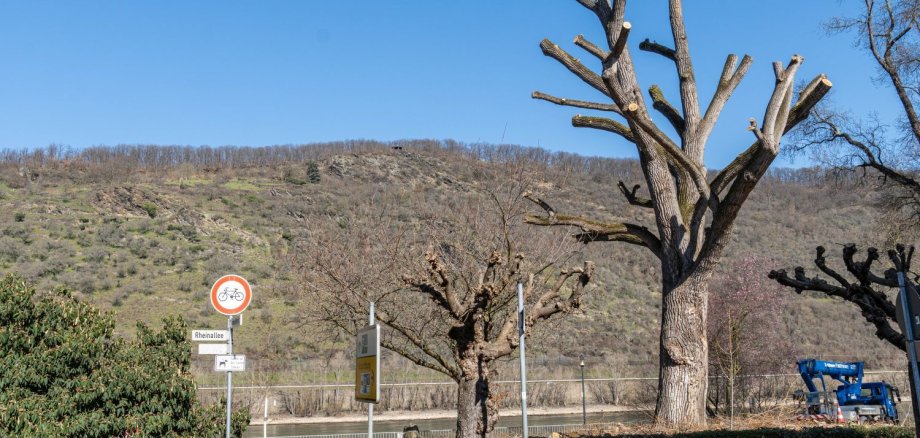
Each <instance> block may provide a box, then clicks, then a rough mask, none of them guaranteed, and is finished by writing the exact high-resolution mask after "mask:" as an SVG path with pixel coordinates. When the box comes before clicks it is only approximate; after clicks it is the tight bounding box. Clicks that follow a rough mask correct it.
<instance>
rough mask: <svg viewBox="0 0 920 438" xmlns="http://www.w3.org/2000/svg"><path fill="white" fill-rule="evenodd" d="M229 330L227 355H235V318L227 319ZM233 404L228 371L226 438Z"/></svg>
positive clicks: (231, 378) (228, 434) (229, 372)
mask: <svg viewBox="0 0 920 438" xmlns="http://www.w3.org/2000/svg"><path fill="white" fill-rule="evenodd" d="M227 330H229V331H230V336H228V337H227V354H233V316H232V315H231V316H228V317H227ZM232 404H233V371H227V425H226V426H227V427H226V430H225V432H226V435H225V436H226V438H230V413H231V409H232V408H231V405H232Z"/></svg>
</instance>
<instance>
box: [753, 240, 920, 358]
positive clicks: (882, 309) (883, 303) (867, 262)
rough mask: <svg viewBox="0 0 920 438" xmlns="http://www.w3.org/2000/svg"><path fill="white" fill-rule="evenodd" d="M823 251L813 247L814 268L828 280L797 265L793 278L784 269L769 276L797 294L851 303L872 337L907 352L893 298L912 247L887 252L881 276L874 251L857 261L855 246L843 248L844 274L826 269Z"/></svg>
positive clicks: (905, 269) (907, 268)
mask: <svg viewBox="0 0 920 438" xmlns="http://www.w3.org/2000/svg"><path fill="white" fill-rule="evenodd" d="M825 252H826V250H825V249H824V247H823V246H819V247H817V248H816V250H815V253H816V255H815V266H816V267H817V268H818V270H819V271H821V273H823V274H824V275H826V276H827V277H829V278H830V280H831V281H828V280H825V279H824V278H822V277H821V276H820V275H816V276H813V277H809V276H808V275H806V274H805V268H804V267H802V266H797V267H796V268H795V269H794V270H793V272H794V273H793V275H792V276H789V273H788V272H786V270H785V269H780V270H774V271H770V274H769V276H770V278H772V279H773V280H775V281H776V282H777V283H779V284H781V285H783V286H786V287H791V288H793V289H795V291H796V292H797V293H802V292H803V291H813V292H819V293H823V294H825V295H827V296H831V297H838V298H841V299H843V300H844V301H846V302H849V303H852V304H853V305H854V306H856V307H857V308H858V309H859V311H860V312H861V313H862V316H863V318H865V320H866V322H868V323H869V324H872V326H874V327H875V335H876V336H878V338H879V339H882V340H884V341H885V342H888V343H889V344H891V345H892V346H894V347H897V348H899V349H901V350H903V351H907V347H906V344H905V342H904V340H905V338H904V334H903V333H901V330H900V328H898V324H897V315H896V313H897V310H896V309H897V306H896V305H895V302H894V299H893V298H894V297H895V295H896V294H897V288H898V277H897V273H898V270H900V269H903V270H904V272H908V271H910V262H911V258H912V257H913V253H914V249H913V247H910V248H907V249H905V247H903V246H901V245H897V247H896V249H894V250H890V251H888V259H889V260H890V261H891V263H892V264H891V266H890V267H888V268H886V269H884V270H883V271H881V273H880V274H879V273H876V272H873V269H875V266H873V265H874V264H875V263H876V262H878V261H879V259H880V258H881V256H880V254H879V251H878V249H876V248H871V247H870V248H869V249H868V250H867V251H866V256H865V258H864V259H861V260H860V259H857V252H858V250H857V248H856V245H855V244H852V243H850V244H847V245H844V247H843V251H842V252H841V258H842V259H843V265H844V267H845V268H846V271H845V272H843V273H841V272H838V270H837V269H834V268H832V267H830V266H828V264H827V258H826V257H825V256H824V254H825ZM848 277H849V278H848Z"/></svg>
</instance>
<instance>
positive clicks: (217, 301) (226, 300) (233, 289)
mask: <svg viewBox="0 0 920 438" xmlns="http://www.w3.org/2000/svg"><path fill="white" fill-rule="evenodd" d="M250 301H252V288H251V287H250V286H249V282H248V281H246V279H245V278H243V277H240V276H239V275H224V276H223V277H220V278H218V279H217V281H215V282H214V286H211V305H212V306H214V308H215V309H217V311H218V312H220V313H223V314H224V315H239V314H240V313H243V311H244V310H246V307H249V302H250Z"/></svg>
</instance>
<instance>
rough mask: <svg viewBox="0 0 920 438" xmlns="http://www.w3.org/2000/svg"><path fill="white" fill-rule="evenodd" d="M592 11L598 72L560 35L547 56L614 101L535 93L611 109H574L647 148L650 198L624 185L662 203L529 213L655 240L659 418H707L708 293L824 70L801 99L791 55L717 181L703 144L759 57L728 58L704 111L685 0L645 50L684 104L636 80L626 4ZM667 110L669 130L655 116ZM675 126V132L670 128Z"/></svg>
mask: <svg viewBox="0 0 920 438" xmlns="http://www.w3.org/2000/svg"><path fill="white" fill-rule="evenodd" d="M577 1H578V3H579V4H580V5H581V6H583V7H585V8H587V9H588V10H589V11H591V12H592V13H593V14H594V15H595V16H596V17H597V18H598V20H599V21H600V24H601V26H602V27H603V29H604V35H605V41H603V42H601V44H600V45H598V44H595V43H593V42H590V41H588V40H587V39H586V38H584V37H583V36H581V35H579V36H578V37H576V38H575V44H576V45H577V46H579V47H580V48H581V49H584V50H585V51H586V52H587V53H588V55H589V56H590V58H589V59H592V60H593V61H594V62H595V64H596V65H599V67H600V71H599V72H597V71H596V70H593V69H591V68H589V67H588V66H587V65H585V64H584V63H582V62H581V61H580V60H579V59H578V58H577V57H575V56H573V55H571V54H570V53H568V52H567V51H566V50H564V49H563V48H561V47H560V46H558V45H557V44H555V43H553V42H552V41H549V40H543V41H542V42H541V43H540V47H541V49H542V50H543V53H544V54H545V55H546V56H548V57H550V58H552V59H554V60H556V61H558V62H559V63H560V64H562V65H563V66H564V67H565V68H567V69H568V70H569V71H570V72H571V73H573V74H574V75H575V76H576V77H577V78H579V79H581V80H582V81H583V82H585V83H586V84H587V85H589V86H590V87H592V88H594V89H595V90H597V91H598V92H599V93H600V95H601V97H602V100H604V102H587V101H581V100H572V99H567V98H560V97H556V96H553V95H551V94H546V93H542V92H534V94H533V97H534V98H536V99H542V100H546V101H549V102H552V103H556V104H559V105H567V106H574V107H580V108H586V109H590V110H597V111H606V112H609V113H610V114H612V116H614V117H615V118H608V117H595V116H583V115H575V116H574V117H573V118H572V125H573V126H575V127H587V128H595V129H599V130H603V131H608V132H612V133H614V134H616V135H617V136H619V137H620V138H621V139H622V140H625V141H626V142H629V143H633V144H634V145H635V146H636V148H637V150H638V152H639V159H640V164H641V167H642V171H643V175H644V177H645V183H646V186H647V188H648V192H649V195H650V196H649V197H648V198H643V197H641V196H640V194H639V193H638V192H637V190H636V189H629V188H628V187H627V186H626V184H625V183H622V184H620V190H621V191H622V192H623V195H624V196H625V197H626V198H627V199H628V201H629V202H630V204H632V205H634V206H635V207H636V208H646V209H652V210H653V211H654V217H655V221H654V224H651V225H650V226H645V225H642V224H637V223H630V222H628V221H623V222H617V223H601V222H598V221H594V220H591V219H589V218H588V217H586V216H578V215H573V214H566V213H563V212H557V211H556V210H555V209H553V208H552V207H551V206H550V204H549V203H547V202H546V201H544V200H541V199H539V198H536V197H535V198H534V199H535V201H536V202H537V203H538V204H539V205H540V206H541V207H542V208H543V209H544V211H545V214H544V215H532V216H529V217H528V218H527V219H526V220H527V222H529V223H531V224H536V225H544V226H566V227H576V228H579V229H580V230H581V231H580V232H579V233H578V234H577V235H576V237H577V238H578V239H579V240H581V241H584V242H596V241H617V242H626V243H630V244H634V245H639V246H642V247H645V248H648V250H650V251H651V252H652V253H653V254H654V255H655V256H656V257H657V258H658V259H659V260H660V262H661V276H662V284H661V291H662V310H661V338H660V372H659V394H658V402H657V405H656V408H655V416H656V419H657V421H658V422H659V423H663V424H672V425H689V424H701V423H705V421H706V416H705V402H706V388H707V372H708V371H707V370H708V365H707V361H708V346H707V343H706V325H707V324H706V314H707V293H708V292H707V291H708V283H709V279H710V276H711V274H712V270H713V268H714V267H715V266H716V264H717V263H718V262H719V260H720V259H721V257H722V253H723V249H724V248H725V245H726V244H727V243H728V240H729V238H730V235H731V231H732V227H733V224H734V222H735V218H736V217H737V215H738V212H739V211H740V209H741V206H742V205H743V204H744V202H745V200H746V199H747V198H748V196H749V195H750V193H751V191H752V190H753V189H754V187H755V186H756V185H757V183H758V181H759V180H760V179H761V177H762V176H763V175H764V173H765V172H766V171H767V168H768V167H769V166H770V163H772V162H773V159H774V158H775V157H776V155H777V153H778V152H779V149H780V140H781V138H782V136H783V134H785V133H786V132H787V131H788V130H789V129H791V128H792V127H794V126H795V125H797V124H798V123H799V122H801V121H802V120H803V119H805V117H806V116H807V114H808V112H809V111H810V110H811V109H812V108H813V107H814V105H815V104H816V103H817V102H818V101H819V100H820V99H821V98H822V97H823V96H824V95H825V94H826V93H827V92H828V91H829V89H830V87H831V82H830V81H829V80H827V78H826V77H824V76H823V75H819V76H817V77H815V78H814V79H812V80H811V81H810V82H808V83H807V85H806V86H805V87H804V88H802V89H801V91H800V92H799V93H798V95H797V96H796V93H795V92H794V90H793V89H794V82H795V75H796V72H797V71H798V69H799V67H800V66H801V64H802V62H803V60H804V59H803V58H802V57H801V56H798V55H794V56H792V58H791V59H790V60H789V61H788V62H787V63H785V64H783V63H781V62H774V63H773V71H774V74H775V83H774V87H773V91H772V93H771V96H770V99H769V101H768V102H767V103H766V109H765V110H764V111H763V118H762V119H761V121H760V122H757V121H756V120H755V119H753V118H752V119H751V120H750V124H749V126H748V129H750V130H751V131H752V132H753V134H754V142H753V144H751V145H750V146H748V147H746V148H745V149H744V150H743V152H741V153H740V154H739V155H738V157H737V158H735V159H734V160H733V161H732V162H731V163H730V164H729V165H728V166H726V168H725V169H723V170H722V171H721V172H719V173H718V174H717V175H716V176H715V177H714V178H713V179H711V180H709V179H708V178H707V171H706V168H705V165H704V152H705V149H706V145H707V141H708V139H709V136H710V134H711V133H712V130H713V128H714V126H715V123H716V120H717V119H718V117H719V114H720V113H721V111H722V109H723V108H724V106H725V104H726V102H727V101H728V99H729V97H730V96H731V95H732V93H733V92H734V91H735V89H736V87H737V86H738V84H739V83H740V82H741V80H742V78H743V77H744V75H745V73H746V72H747V71H748V69H749V68H750V66H751V63H752V59H751V57H749V56H744V57H742V58H741V59H740V60H739V58H738V56H736V55H734V54H732V55H728V56H727V58H726V61H725V65H724V68H723V70H722V74H721V76H720V77H719V78H718V85H717V87H716V90H715V93H714V95H713V96H712V98H711V99H709V102H708V105H706V106H705V108H702V107H701V105H700V96H699V93H698V91H697V80H696V77H695V74H694V68H693V63H692V61H691V57H690V49H689V44H688V39H687V34H686V30H685V28H684V22H683V6H682V2H681V1H680V0H670V1H669V22H670V27H671V32H672V35H673V38H674V42H673V43H674V46H673V47H668V46H667V45H665V44H660V43H657V42H652V41H648V40H646V41H643V42H642V43H641V44H639V49H640V50H643V51H646V52H650V53H652V54H655V55H658V56H663V57H664V58H666V59H668V60H670V61H672V62H673V63H674V67H675V70H676V73H677V79H678V81H677V82H678V88H679V94H680V102H679V104H678V105H677V106H675V105H673V104H671V103H670V102H669V101H668V100H667V99H666V97H665V94H664V93H663V92H662V90H661V88H660V87H659V86H657V85H652V86H650V87H649V88H648V93H649V100H646V98H644V97H643V93H642V88H641V87H640V85H639V82H638V79H637V77H636V70H635V67H634V64H633V60H632V55H631V51H630V49H629V44H628V37H629V35H630V32H631V30H632V28H633V26H632V24H631V23H629V22H628V21H626V1H625V0H613V1H612V2H608V1H607V0H577ZM651 110H654V111H657V112H658V113H659V114H660V115H661V116H662V119H663V120H667V125H666V126H665V128H662V127H661V126H659V124H658V123H656V121H655V120H654V119H653V118H652V115H651V113H650V111H651ZM666 130H670V131H672V132H674V133H676V135H668V134H667V133H666Z"/></svg>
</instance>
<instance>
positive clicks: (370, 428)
mask: <svg viewBox="0 0 920 438" xmlns="http://www.w3.org/2000/svg"><path fill="white" fill-rule="evenodd" d="M368 313H369V317H368V322H369V323H370V325H374V324H376V323H377V321H375V319H376V318H374V302H373V301H371V307H370V312H368ZM378 360H379V359H378ZM379 378H380V376H376V375H375V376H374V379H379ZM367 438H374V404H373V403H368V404H367Z"/></svg>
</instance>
